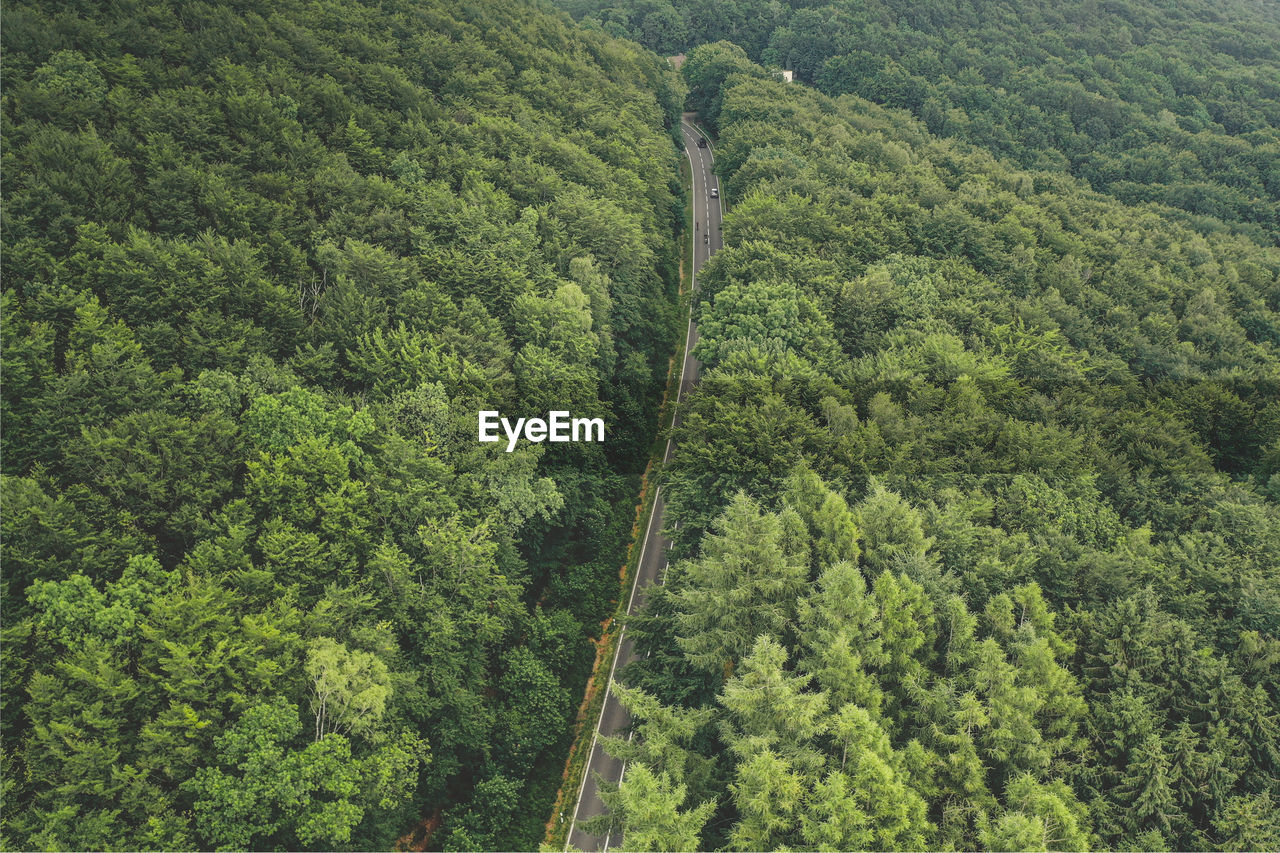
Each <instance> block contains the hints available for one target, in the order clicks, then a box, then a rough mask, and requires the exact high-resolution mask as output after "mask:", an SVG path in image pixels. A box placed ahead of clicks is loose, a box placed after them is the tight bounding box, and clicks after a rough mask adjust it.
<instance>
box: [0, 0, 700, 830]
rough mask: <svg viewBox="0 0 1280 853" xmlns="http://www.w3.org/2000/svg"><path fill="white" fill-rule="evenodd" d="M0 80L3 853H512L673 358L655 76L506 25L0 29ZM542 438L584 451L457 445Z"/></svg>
mask: <svg viewBox="0 0 1280 853" xmlns="http://www.w3.org/2000/svg"><path fill="white" fill-rule="evenodd" d="M3 54H4V57H3V63H4V65H3V73H4V79H5V86H4V96H3V121H4V145H3V149H4V153H3V157H4V159H3V168H4V176H5V193H4V207H3V248H2V251H3V255H4V267H5V270H4V293H3V300H4V326H3V332H4V342H3V343H4V346H3V349H4V364H3V378H4V387H3V395H4V396H3V402H4V444H3V475H4V479H3V500H4V513H3V523H4V529H3V535H4V543H5V551H4V587H3V611H4V623H5V625H4V638H3V655H4V657H3V679H4V681H3V685H2V688H3V702H4V705H3V762H4V763H3V780H4V781H3V785H4V790H3V794H4V808H3V810H2V820H3V830H2V834H0V845H2V846H3V847H5V848H9V849H15V848H16V849H56V848H61V849H81V850H94V849H138V848H156V849H160V848H163V849H181V848H206V849H208V848H231V849H235V848H246V847H252V848H259V849H262V848H267V849H270V848H279V849H299V848H319V849H343V848H354V849H387V848H389V847H390V846H391V844H392V843H393V841H394V839H395V838H396V836H398V835H399V834H401V833H403V832H406V831H407V830H409V829H410V828H411V827H412V826H413V825H414V824H415V823H417V822H419V820H421V819H422V818H425V817H426V816H428V815H430V814H431V813H432V812H433V810H436V809H441V808H442V809H443V812H442V816H443V823H442V824H441V825H440V827H439V828H438V829H437V830H436V833H435V835H434V837H433V840H432V843H433V844H434V845H435V846H436V847H437V848H439V847H441V846H443V847H444V848H446V849H474V848H480V849H483V848H490V849H512V848H517V849H518V848H531V847H534V846H536V845H537V843H538V841H539V840H540V838H541V835H542V832H543V829H542V827H543V823H544V821H545V819H546V814H547V812H548V811H549V810H550V803H551V800H552V798H553V796H554V793H555V788H556V786H557V785H558V783H559V775H560V770H561V767H562V765H563V755H564V750H565V749H566V747H567V739H568V736H569V730H570V725H569V724H570V721H571V718H572V714H573V710H574V708H575V707H576V704H577V697H578V696H580V695H581V690H582V686H583V683H584V680H585V677H586V673H587V670H588V669H589V667H590V664H591V658H592V654H593V652H592V647H591V645H590V643H589V642H588V638H589V637H590V636H592V635H594V634H595V633H596V632H598V630H599V628H598V626H599V623H600V620H602V619H603V618H604V617H605V616H607V615H608V613H609V612H610V611H611V607H612V605H611V603H610V602H611V599H612V598H613V597H614V596H615V595H616V591H617V566H618V564H619V562H620V560H621V554H622V552H623V547H624V544H625V538H626V536H627V534H628V532H629V528H630V525H631V514H632V507H633V506H634V495H635V492H636V485H637V479H638V477H637V474H638V472H639V471H641V470H642V469H643V465H644V462H645V460H646V459H647V456H648V448H649V446H650V444H651V441H652V438H653V436H652V431H653V429H654V426H655V424H656V401H657V400H658V399H659V397H660V390H661V385H662V374H663V369H664V368H665V364H666V360H667V358H668V356H669V353H670V349H671V345H672V339H673V333H674V322H673V318H674V299H673V296H674V292H675V287H676V271H675V265H676V252H675V243H674V229H675V227H676V222H677V218H678V213H679V210H680V208H681V204H680V199H679V196H680V193H681V190H680V187H679V183H678V173H677V171H676V160H675V154H676V152H675V148H674V146H673V144H672V134H673V133H675V134H678V131H677V130H676V129H675V128H676V123H677V121H678V117H679V111H680V106H681V102H682V100H683V95H682V92H681V91H680V85H681V84H680V83H679V81H678V79H677V78H675V77H674V75H673V74H672V73H671V72H670V71H669V70H668V69H667V68H666V66H665V64H663V63H661V61H660V60H658V58H657V57H655V56H653V55H652V54H649V53H647V52H646V51H643V50H641V49H639V48H638V47H636V46H635V45H634V44H631V43H624V42H620V41H617V40H614V39H612V38H610V37H606V36H604V35H602V34H600V33H598V32H595V33H591V32H582V31H579V30H577V29H575V28H574V27H573V25H572V24H571V22H569V21H568V20H567V18H566V17H565V16H564V15H563V13H560V12H558V11H555V10H553V9H551V8H549V7H544V6H542V5H539V4H538V3H536V2H498V0H469V2H466V3H458V2H452V0H386V2H372V3H347V2H333V1H332V0H322V2H303V0H271V2H257V0H248V2H235V3H187V2H166V0H139V2H126V3H112V4H98V3H74V2H65V3H64V2H11V3H7V4H6V5H5V12H4V27H3ZM552 404H554V406H553V405H552ZM549 407H554V408H564V407H569V408H572V409H573V410H574V411H575V414H582V415H584V416H586V415H590V416H601V417H605V418H607V420H608V423H609V430H610V431H609V441H608V442H607V443H606V444H604V445H587V444H579V445H556V446H555V447H554V448H553V449H545V446H542V445H540V446H533V445H527V444H526V445H522V446H521V448H520V449H519V450H517V451H516V452H514V453H510V454H508V453H504V452H503V449H502V448H501V447H498V446H496V445H480V444H477V443H476V441H475V436H476V412H477V411H478V410H479V409H482V408H485V409H488V408H497V409H503V410H507V411H512V412H516V411H520V412H524V413H527V414H539V413H544V412H545V411H546V410H547V409H548V408H549ZM544 449H545V452H544Z"/></svg>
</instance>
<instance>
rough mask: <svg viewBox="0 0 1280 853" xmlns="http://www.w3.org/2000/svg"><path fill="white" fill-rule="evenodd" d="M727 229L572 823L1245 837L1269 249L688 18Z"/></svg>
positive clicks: (1277, 764)
mask: <svg viewBox="0 0 1280 853" xmlns="http://www.w3.org/2000/svg"><path fill="white" fill-rule="evenodd" d="M682 73H683V74H684V75H685V76H686V79H687V81H688V83H689V85H690V95H689V102H690V104H696V105H697V106H698V108H699V109H701V110H703V111H704V113H703V115H704V116H705V118H706V120H707V121H708V122H709V123H710V124H712V125H713V126H715V127H716V128H718V131H719V136H718V140H717V144H716V164H717V170H718V171H719V172H720V174H721V179H722V186H724V187H726V188H727V189H726V190H725V195H726V196H727V197H729V198H730V199H731V206H730V209H729V213H728V214H727V215H726V219H725V225H724V232H725V248H724V249H723V250H722V251H721V252H719V253H718V254H716V255H715V256H714V257H713V258H712V259H711V260H710V261H709V262H708V263H707V265H706V266H705V267H704V268H703V271H702V273H701V274H700V276H699V286H700V289H699V293H698V304H697V306H696V309H695V311H696V317H697V319H698V323H699V328H700V332H701V341H700V342H699V344H698V348H697V349H696V350H695V355H698V356H699V357H700V359H701V360H702V362H703V366H704V373H703V376H702V379H701V383H700V385H699V387H698V389H697V391H696V392H695V393H694V394H693V395H692V397H691V398H690V399H689V400H688V402H687V409H686V410H685V411H684V413H683V415H682V422H681V424H680V425H679V427H678V428H677V430H676V437H677V444H676V447H677V450H676V452H675V454H674V457H673V458H672V460H671V462H670V464H669V465H668V466H667V467H666V468H665V470H664V472H663V482H664V489H665V492H664V494H665V495H666V500H667V507H666V513H667V514H666V522H667V532H668V535H670V536H671V537H672V538H673V539H674V548H673V554H675V555H676V559H673V562H672V564H671V567H670V568H669V570H668V573H667V576H666V581H665V585H663V586H662V587H660V588H657V589H655V590H654V591H653V592H652V593H651V594H650V596H649V600H648V606H647V608H646V610H645V612H644V613H643V614H642V615H641V616H639V617H638V618H636V619H634V620H633V622H634V624H633V628H634V630H635V631H636V632H637V634H636V635H637V637H638V639H637V644H638V652H639V660H638V661H636V662H635V663H632V664H631V665H629V666H628V667H627V668H626V669H625V670H624V671H623V672H622V673H621V677H620V681H621V682H623V685H624V686H623V687H622V688H621V689H620V691H619V695H620V696H622V697H623V699H624V701H625V703H626V704H627V706H628V707H629V708H630V710H631V713H632V716H633V720H634V726H633V732H634V735H633V736H632V737H630V738H627V739H623V738H615V739H614V740H613V741H612V742H611V743H610V744H609V748H610V749H612V750H613V751H614V753H615V754H617V755H619V756H621V757H624V758H626V760H627V762H628V763H627V771H626V775H625V777H624V778H623V781H622V783H621V785H614V786H613V788H612V790H611V791H610V792H609V793H608V794H607V795H606V799H607V802H609V804H610V806H611V812H610V814H609V815H608V816H606V817H604V818H603V819H601V821H600V824H601V826H600V829H602V830H606V829H607V830H612V831H614V832H622V833H623V837H624V838H625V839H626V844H627V847H628V849H637V850H687V849H728V850H773V849H801V850H858V849H870V850H920V849H924V850H939V849H955V850H974V849H985V850H1085V849H1093V848H1101V849H1119V850H1200V849H1223V850H1266V849H1275V848H1276V847H1277V846H1280V783H1278V780H1280V773H1278V771H1280V571H1277V567H1280V250H1278V249H1277V248H1276V247H1275V245H1274V244H1273V243H1272V242H1271V241H1269V240H1265V241H1264V240H1254V239H1252V236H1253V232H1250V233H1247V234H1246V233H1239V232H1238V231H1236V230H1235V229H1231V228H1227V227H1222V228H1217V229H1210V230H1209V231H1208V233H1205V232H1203V231H1201V230H1199V229H1197V228H1196V227H1193V225H1192V224H1191V223H1188V222H1187V221H1185V218H1184V217H1183V216H1182V215H1181V213H1180V212H1178V211H1176V210H1171V209H1169V208H1165V207H1159V206H1155V205H1143V206H1138V207H1134V206H1129V205H1125V204H1124V203H1122V202H1120V201H1118V200H1117V199H1116V198H1114V197H1112V196H1111V195H1108V194H1105V193H1100V192H1098V191H1096V190H1093V189H1090V188H1089V187H1088V186H1087V185H1086V184H1085V183H1084V182H1083V181H1080V180H1078V179H1076V178H1073V177H1070V176H1068V175H1064V174H1061V173H1046V172H1043V171H1024V170H1021V169H1020V168H1018V167H1017V166H1016V164H1013V163H1011V162H1009V161H1008V160H1005V159H999V158H997V157H995V156H993V155H992V154H990V153H988V152H983V151H975V150H973V149H972V148H970V147H968V146H965V145H963V144H962V143H958V142H955V141H951V140H945V139H940V138H938V137H936V136H934V135H932V134H930V133H929V130H928V127H927V126H926V124H925V123H923V122H921V121H919V120H917V119H915V118H914V117H912V116H910V115H909V114H908V113H906V112H904V111H902V110H895V109H887V108H884V107H882V106H879V105H876V104H872V103H870V102H868V101H866V100H864V99H862V98H860V97H857V96H855V95H842V96H839V97H835V98H832V97H829V96H826V95H823V94H821V93H819V92H815V91H814V90H813V89H811V88H809V87H805V86H797V85H795V84H789V83H784V82H781V81H780V80H779V79H778V78H777V77H776V76H775V75H774V74H772V73H770V72H768V71H766V70H765V69H763V68H761V67H760V66H758V65H754V64H753V63H751V62H750V60H749V59H748V58H747V56H746V53H745V52H744V51H743V49H742V48H740V47H738V46H736V45H733V44H730V43H727V42H718V43H714V44H710V45H704V46H700V47H698V48H695V49H694V50H693V51H691V52H690V54H689V55H688V59H687V61H686V62H685V64H684V66H683V69H682Z"/></svg>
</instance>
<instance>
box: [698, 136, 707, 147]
mask: <svg viewBox="0 0 1280 853" xmlns="http://www.w3.org/2000/svg"><path fill="white" fill-rule="evenodd" d="M698 147H699V148H706V147H707V140H706V139H705V138H704V137H701V136H699V137H698Z"/></svg>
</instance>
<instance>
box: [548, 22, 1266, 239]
mask: <svg viewBox="0 0 1280 853" xmlns="http://www.w3.org/2000/svg"><path fill="white" fill-rule="evenodd" d="M558 2H559V3H560V5H561V6H562V7H563V8H565V9H566V10H568V11H570V12H571V13H572V14H573V15H574V17H580V18H583V19H584V21H585V22H588V23H591V24H593V25H594V26H596V27H598V28H601V29H603V30H605V31H606V32H611V33H614V34H616V35H625V36H626V37H628V38H632V39H635V40H636V41H638V42H640V43H641V44H643V45H645V46H646V47H648V48H651V49H653V50H656V51H658V52H659V53H662V54H663V55H670V54H674V53H676V52H678V51H683V50H687V49H688V48H691V47H693V46H696V45H699V44H708V43H711V42H715V41H718V40H721V39H724V40H728V41H731V42H733V43H734V44H737V45H738V46H740V47H742V48H743V49H744V50H745V51H746V52H747V55H748V56H749V57H750V58H751V59H752V60H754V61H756V62H760V63H762V64H764V65H770V66H775V67H780V68H787V69H791V70H793V71H794V72H795V75H796V79H797V80H801V81H803V82H805V83H808V84H811V85H813V86H814V87H816V88H817V89H819V90H820V91H822V92H825V93H827V94H830V95H840V94H847V93H851V94H855V95H860V96H862V97H864V98H866V99H868V100H871V101H874V102H876V103H879V104H883V105H885V106H890V107H898V108H901V109H905V110H909V111H910V112H911V113H912V114H914V115H915V117H916V118H918V119H920V121H921V122H922V123H923V124H924V126H925V127H926V128H927V129H928V130H929V132H930V133H932V134H934V135H938V136H944V137H948V138H951V139H955V140H957V141H964V142H968V143H971V144H972V145H974V146H976V147H978V148H981V149H983V150H986V151H989V152H991V153H993V154H995V155H996V156H998V157H1001V158H1005V159H1008V160H1009V161H1010V162H1012V163H1015V164H1017V165H1019V166H1021V167H1023V168H1027V169H1031V170H1035V171H1049V172H1067V173H1069V174H1071V175H1074V176H1076V177H1078V178H1081V179H1082V180H1084V181H1087V182H1088V183H1089V184H1090V186H1091V187H1092V188H1093V189H1095V190H1097V191H1099V192H1104V193H1106V194H1108V195H1111V196H1113V197H1115V198H1117V199H1119V200H1121V201H1124V202H1127V203H1130V204H1136V203H1141V202H1159V203H1161V204H1163V205H1167V206H1169V207H1172V208H1175V209H1176V213H1174V214H1172V215H1174V216H1175V217H1176V218H1177V219H1178V220H1179V221H1182V222H1186V223H1188V224H1191V225H1192V227H1195V228H1197V229H1200V230H1204V229H1226V230H1230V231H1234V232H1239V233H1244V234H1248V235H1250V236H1253V237H1254V238H1255V239H1258V240H1260V241H1262V242H1270V243H1273V244H1274V243H1275V242H1276V241H1277V240H1280V137H1278V136H1277V128H1280V8H1277V7H1276V6H1275V4H1269V3H1254V2H1249V0H1106V2H1097V0H1066V2H1047V0H928V2H920V0H836V2H828V0H787V2H781V0H638V2H625V3H623V2H618V0H558Z"/></svg>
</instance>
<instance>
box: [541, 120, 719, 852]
mask: <svg viewBox="0 0 1280 853" xmlns="http://www.w3.org/2000/svg"><path fill="white" fill-rule="evenodd" d="M681 131H682V132H683V134H684V141H685V146H684V147H685V155H686V156H687V157H688V158H689V166H690V171H691V172H692V173H693V219H694V222H695V223H696V224H695V227H694V240H693V274H692V277H691V281H692V287H693V289H694V290H695V291H696V290H697V289H698V270H699V269H701V267H702V264H703V263H705V262H706V260H707V259H708V258H710V257H711V256H712V255H713V254H715V253H716V252H717V251H718V250H719V249H720V247H721V246H722V245H723V243H722V241H721V237H720V222H721V219H722V216H723V206H722V205H723V201H722V200H721V199H720V198H712V197H711V190H712V189H713V188H715V189H716V191H717V193H718V192H719V183H718V181H717V180H716V176H715V174H714V173H713V172H712V171H711V167H712V165H713V162H714V156H713V154H712V149H711V147H710V145H708V147H706V148H699V147H698V139H699V138H700V137H701V134H700V133H699V131H698V130H697V129H695V128H694V126H693V124H692V122H691V121H690V120H689V117H688V115H686V116H685V118H684V119H683V120H682V121H681ZM697 342H698V329H697V326H695V325H694V322H693V310H692V308H690V311H689V329H688V343H687V344H686V345H685V351H684V360H683V361H682V362H681V364H680V384H679V385H678V386H677V389H676V410H675V418H674V419H673V422H672V426H674V425H675V424H676V423H678V422H679V420H680V400H681V399H682V398H683V396H684V395H685V394H687V393H689V392H690V391H692V390H693V386H694V384H695V383H696V382H697V381H698V373H699V371H700V370H701V365H699V364H698V360H697V359H696V358H694V357H693V356H692V355H690V352H691V351H692V350H693V347H694V345H695V344H696V343H697ZM671 450H672V442H671V439H670V438H668V439H667V447H666V450H665V452H664V453H663V455H662V461H663V462H664V463H665V462H667V461H668V460H669V459H670V458H671ZM664 509H665V505H664V503H663V500H662V487H661V486H659V487H658V490H657V491H656V492H655V494H654V498H653V511H652V513H651V514H650V515H649V526H648V527H647V528H645V533H644V541H643V543H642V544H641V546H640V563H639V565H638V567H637V568H636V577H635V580H634V581H633V582H632V584H631V597H630V598H629V599H628V600H627V615H631V614H633V613H635V612H636V611H637V610H639V609H640V608H642V607H643V606H644V600H645V596H644V591H645V589H646V588H648V587H649V586H650V585H651V584H654V583H659V584H660V583H662V577H663V574H664V573H665V572H666V568H667V556H666V554H667V549H668V548H669V547H670V544H671V543H670V542H669V541H668V540H667V539H666V537H664V536H663V535H662V519H663V510H664ZM634 659H635V647H634V644H633V643H632V641H631V640H630V638H628V637H627V628H626V623H625V622H624V623H623V625H622V627H621V628H620V629H619V634H618V649H617V653H616V654H615V655H614V658H613V665H612V666H611V667H610V669H609V683H608V685H607V686H606V688H605V690H606V692H605V697H604V704H603V705H602V706H601V708H600V719H599V720H598V721H597V722H596V727H595V731H594V732H593V733H592V735H591V753H590V754H589V755H588V756H587V766H586V769H585V770H584V771H583V774H582V785H581V786H580V787H579V788H578V798H577V801H576V802H575V803H574V808H573V818H572V822H571V823H570V824H569V832H568V835H567V836H566V839H565V850H568V849H570V848H576V849H578V850H584V851H586V850H593V851H594V850H608V849H609V845H610V844H611V843H612V842H613V841H614V839H613V838H612V837H610V836H604V837H601V836H598V835H589V834H587V833H586V832H583V830H582V828H581V824H582V823H583V822H585V821H586V820H588V819H590V818H592V817H595V816H596V815H601V814H604V813H605V806H604V803H603V802H602V801H601V800H600V791H599V785H598V781H597V780H598V779H604V780H607V781H609V782H612V783H620V782H621V781H622V778H623V775H624V774H625V773H626V763H625V762H622V761H619V760H618V759H616V758H614V757H613V756H611V755H609V754H608V753H606V752H605V751H604V748H603V747H602V746H601V744H600V738H601V736H609V735H613V734H616V733H617V732H620V731H622V730H623V729H625V728H626V727H627V724H628V722H629V721H628V718H627V712H626V710H625V709H624V708H623V707H622V704H621V703H620V702H619V701H618V699H617V697H616V696H614V694H613V689H612V688H613V676H614V673H615V672H616V671H617V669H618V666H619V661H621V662H622V666H626V665H627V664H628V663H630V662H631V661H632V660H634Z"/></svg>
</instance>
